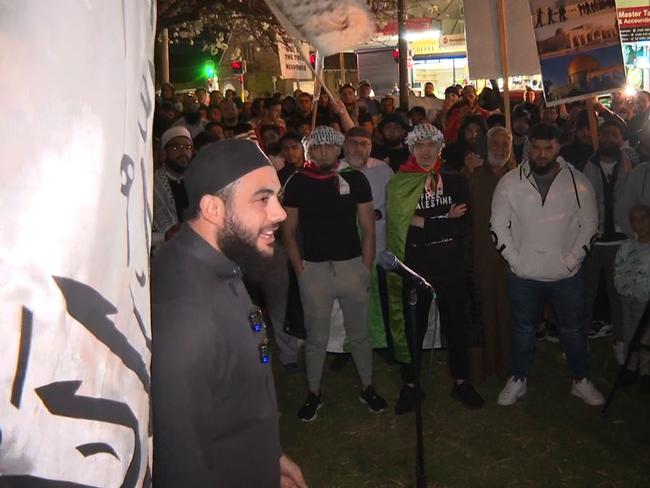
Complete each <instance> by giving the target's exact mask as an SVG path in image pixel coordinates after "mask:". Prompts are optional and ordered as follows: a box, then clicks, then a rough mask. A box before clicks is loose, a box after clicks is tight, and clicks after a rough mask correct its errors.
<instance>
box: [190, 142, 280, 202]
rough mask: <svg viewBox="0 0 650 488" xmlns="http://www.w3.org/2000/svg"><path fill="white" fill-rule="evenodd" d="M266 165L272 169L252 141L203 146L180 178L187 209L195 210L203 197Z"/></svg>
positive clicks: (216, 143) (269, 162)
mask: <svg viewBox="0 0 650 488" xmlns="http://www.w3.org/2000/svg"><path fill="white" fill-rule="evenodd" d="M267 166H268V167H271V168H272V167H273V165H272V164H271V161H269V159H268V158H267V157H266V156H265V155H264V153H263V152H262V150H261V149H260V147H259V146H258V145H257V144H256V143H255V142H253V141H251V140H247V139H226V140H225V141H219V142H215V143H213V144H210V145H208V146H205V148H203V149H202V150H201V152H200V153H199V154H198V155H197V156H196V157H195V158H194V159H193V160H192V162H191V163H190V166H189V168H188V169H187V171H186V172H185V176H184V178H183V180H184V182H185V190H186V191H187V198H188V204H189V208H196V207H198V205H199V202H200V201H201V198H202V197H203V195H214V194H215V193H216V192H217V191H219V190H221V189H222V188H225V187H226V186H228V185H229V184H230V183H232V182H234V181H235V180H238V179H239V178H241V177H242V176H244V175H246V174H248V173H250V172H252V171H255V170H256V169H259V168H266V167H267Z"/></svg>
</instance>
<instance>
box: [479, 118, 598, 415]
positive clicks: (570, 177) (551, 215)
mask: <svg viewBox="0 0 650 488" xmlns="http://www.w3.org/2000/svg"><path fill="white" fill-rule="evenodd" d="M559 151H560V146H559V143H558V135H557V129H556V128H555V127H554V126H552V125H550V124H544V123H541V124H537V125H536V126H535V127H533V129H532V131H531V134H530V160H529V162H527V163H525V164H523V165H521V166H519V167H517V168H515V169H513V170H511V171H510V172H508V173H507V174H506V175H505V176H504V177H503V178H501V180H499V183H498V184H497V187H496V189H495V191H494V197H493V198H492V216H491V220H490V227H491V229H492V238H493V240H494V244H495V245H496V248H497V251H498V252H500V253H501V255H502V256H503V258H504V259H505V260H506V261H507V263H508V265H509V268H510V270H509V272H508V274H507V278H506V279H507V287H508V288H507V289H508V298H509V301H510V306H511V310H512V325H513V327H512V347H511V361H512V373H511V374H512V376H511V377H510V378H509V379H508V381H507V383H506V385H505V387H504V388H503V390H502V391H501V393H500V394H499V398H498V400H497V403H498V404H499V405H504V406H505V405H512V404H514V403H515V402H517V400H518V399H519V398H521V397H522V396H524V395H525V394H526V390H527V376H528V371H529V368H530V364H531V361H532V357H533V352H534V350H535V329H536V327H537V324H538V323H539V319H540V317H541V312H542V307H543V305H544V303H545V301H546V300H550V302H551V304H552V305H553V309H554V311H555V314H556V315H557V330H558V333H559V337H560V342H561V343H562V346H563V348H564V352H565V353H566V357H567V365H568V368H569V374H570V376H571V378H572V379H573V382H572V387H571V395H574V396H577V397H579V398H580V399H582V400H583V401H584V402H585V403H586V404H588V405H601V404H602V403H604V398H603V396H602V395H601V393H600V392H599V391H598V390H597V389H596V387H595V386H594V384H593V383H592V382H591V381H589V380H588V379H587V374H588V364H587V341H586V337H585V335H584V333H583V308H584V280H583V275H582V269H581V268H582V262H583V260H584V259H585V257H586V255H587V253H588V252H589V247H590V244H591V240H592V237H593V236H594V234H595V233H596V229H597V227H598V210H597V205H596V196H595V194H594V189H593V187H592V185H591V183H590V182H589V180H588V179H587V177H586V176H585V175H583V174H582V173H580V172H579V171H578V170H576V169H575V168H574V167H573V166H571V165H570V164H568V163H567V162H566V161H564V159H562V157H561V156H559Z"/></svg>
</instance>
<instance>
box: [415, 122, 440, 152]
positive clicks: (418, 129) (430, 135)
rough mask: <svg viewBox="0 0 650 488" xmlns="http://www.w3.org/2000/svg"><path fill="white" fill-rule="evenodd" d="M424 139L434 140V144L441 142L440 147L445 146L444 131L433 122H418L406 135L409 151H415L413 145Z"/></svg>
mask: <svg viewBox="0 0 650 488" xmlns="http://www.w3.org/2000/svg"><path fill="white" fill-rule="evenodd" d="M422 141H432V142H433V143H434V144H440V149H442V148H443V147H445V138H444V136H443V135H442V132H440V131H439V130H438V129H437V128H436V127H434V126H433V125H431V124H418V125H416V126H415V127H413V130H412V131H411V132H409V133H408V135H407V136H406V145H407V146H408V148H409V151H413V146H414V145H415V144H417V143H418V142H422Z"/></svg>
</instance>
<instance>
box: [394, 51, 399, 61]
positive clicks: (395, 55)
mask: <svg viewBox="0 0 650 488" xmlns="http://www.w3.org/2000/svg"><path fill="white" fill-rule="evenodd" d="M393 61H395V62H396V63H399V51H398V50H397V49H393Z"/></svg>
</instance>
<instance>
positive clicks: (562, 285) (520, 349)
mask: <svg viewBox="0 0 650 488" xmlns="http://www.w3.org/2000/svg"><path fill="white" fill-rule="evenodd" d="M508 297H509V298H510V304H511V309H512V375H513V376H514V377H515V378H525V377H526V376H528V370H529V369H530V362H531V360H532V358H533V352H534V350H535V329H536V327H537V324H539V322H540V320H541V318H542V307H543V306H544V303H545V302H546V300H547V299H550V301H551V305H552V306H553V309H554V310H555V315H556V316H557V324H556V325H557V331H558V335H559V337H560V342H561V343H562V347H563V348H564V352H565V353H566V357H567V363H568V366H569V373H570V375H571V377H572V378H574V379H582V378H584V377H585V376H587V369H588V366H587V340H586V337H585V335H584V332H583V312H584V278H583V276H582V271H580V272H578V273H577V274H575V275H574V276H572V277H570V278H565V279H563V280H558V281H536V280H528V279H524V278H519V277H518V276H516V275H514V274H513V273H508Z"/></svg>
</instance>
